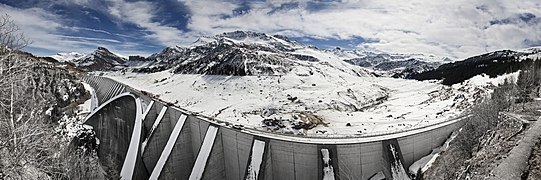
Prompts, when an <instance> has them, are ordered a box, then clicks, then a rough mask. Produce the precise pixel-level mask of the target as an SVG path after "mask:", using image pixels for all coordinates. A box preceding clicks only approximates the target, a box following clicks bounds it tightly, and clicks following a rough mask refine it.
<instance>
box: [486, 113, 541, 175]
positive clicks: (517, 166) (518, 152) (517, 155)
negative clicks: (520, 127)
mask: <svg viewBox="0 0 541 180" xmlns="http://www.w3.org/2000/svg"><path fill="white" fill-rule="evenodd" d="M531 124H532V127H531V128H530V129H529V130H528V131H527V132H526V133H525V134H524V137H523V138H522V139H521V140H520V142H519V144H518V145H517V146H516V147H515V148H513V149H512V150H511V152H509V156H507V158H505V160H503V162H502V163H500V165H498V166H497V167H496V168H494V169H493V170H492V173H491V174H492V176H490V177H488V179H495V180H496V179H497V180H500V179H505V180H506V179H509V180H511V179H513V180H515V179H521V176H522V173H523V172H524V171H526V170H528V159H529V157H530V154H531V152H532V147H533V146H534V145H535V143H536V142H537V140H538V139H539V137H540V136H541V120H538V121H536V122H534V123H531Z"/></svg>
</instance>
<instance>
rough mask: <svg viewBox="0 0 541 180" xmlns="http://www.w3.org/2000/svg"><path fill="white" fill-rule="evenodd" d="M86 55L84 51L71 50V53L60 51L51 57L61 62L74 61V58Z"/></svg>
mask: <svg viewBox="0 0 541 180" xmlns="http://www.w3.org/2000/svg"><path fill="white" fill-rule="evenodd" d="M84 56H86V54H84V53H79V52H69V53H58V54H55V55H52V56H50V57H52V58H54V59H56V60H57V61H59V62H72V61H73V60H76V59H80V58H82V57H84Z"/></svg>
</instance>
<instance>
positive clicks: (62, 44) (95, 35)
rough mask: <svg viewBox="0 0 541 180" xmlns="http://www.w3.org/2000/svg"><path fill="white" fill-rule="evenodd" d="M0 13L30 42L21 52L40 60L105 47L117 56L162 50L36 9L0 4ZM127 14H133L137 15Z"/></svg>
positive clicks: (137, 39) (158, 29) (153, 34)
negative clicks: (59, 53) (73, 23)
mask: <svg viewBox="0 0 541 180" xmlns="http://www.w3.org/2000/svg"><path fill="white" fill-rule="evenodd" d="M59 3H72V4H75V3H76V4H77V5H82V6H87V5H90V4H87V3H90V2H89V1H73V2H71V1H69V2H68V1H67V2H59ZM129 7H132V6H128V8H129ZM0 12H3V13H6V14H8V15H9V16H11V19H13V20H14V22H15V24H17V25H18V26H19V27H20V28H21V31H22V32H23V33H24V35H25V37H26V38H27V39H29V40H31V41H32V44H30V45H29V46H28V47H27V48H25V49H28V50H30V51H31V52H33V53H35V54H36V55H40V56H46V55H51V54H55V53H57V52H66V51H77V52H86V53H89V52H91V51H93V50H94V49H95V48H96V47H98V46H104V47H107V48H109V49H111V50H113V51H115V52H118V53H120V54H141V55H149V54H151V53H155V51H156V50H157V49H161V48H163V46H156V45H155V44H153V43H151V42H148V41H145V40H141V39H140V38H139V37H133V35H130V34H120V33H113V32H109V31H106V30H102V29H92V28H87V27H78V26H72V23H71V21H70V20H72V19H68V18H66V17H64V16H61V15H57V14H54V13H53V12H51V11H47V10H44V9H42V8H39V7H34V8H27V9H21V8H16V7H11V6H8V5H4V4H0ZM130 12H133V13H137V11H130ZM121 18H126V17H121ZM83 23H84V22H83ZM145 23H146V24H145ZM142 25H143V26H145V27H150V25H148V22H144V23H142ZM150 29H152V30H155V31H160V30H163V29H160V27H159V26H158V25H156V26H152V27H150ZM168 30H169V29H166V30H165V32H167V31H168ZM174 31H178V30H174ZM165 35H168V34H167V33H163V32H160V33H153V32H151V33H149V34H148V35H147V36H148V37H147V38H148V39H152V40H154V39H155V37H165ZM169 36H172V37H175V36H176V34H169ZM157 41H158V40H157ZM136 42H137V43H136ZM160 43H161V42H160Z"/></svg>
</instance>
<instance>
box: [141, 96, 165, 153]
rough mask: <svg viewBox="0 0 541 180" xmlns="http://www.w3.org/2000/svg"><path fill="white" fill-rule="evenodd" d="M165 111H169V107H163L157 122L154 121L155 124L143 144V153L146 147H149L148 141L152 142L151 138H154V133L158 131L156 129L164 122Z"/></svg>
mask: <svg viewBox="0 0 541 180" xmlns="http://www.w3.org/2000/svg"><path fill="white" fill-rule="evenodd" d="M165 111H167V106H163V107H162V110H161V111H160V114H158V117H157V118H156V120H155V121H154V124H152V128H151V129H150V133H148V134H149V135H148V137H147V138H146V139H145V141H143V143H142V144H141V149H142V152H144V151H145V149H146V146H147V143H148V140H150V138H151V137H152V134H153V133H154V131H155V130H156V128H158V125H160V122H161V121H162V119H163V116H164V115H165Z"/></svg>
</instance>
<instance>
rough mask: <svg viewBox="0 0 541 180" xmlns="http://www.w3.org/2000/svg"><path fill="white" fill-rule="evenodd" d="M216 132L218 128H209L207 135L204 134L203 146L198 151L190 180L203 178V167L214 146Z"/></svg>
mask: <svg viewBox="0 0 541 180" xmlns="http://www.w3.org/2000/svg"><path fill="white" fill-rule="evenodd" d="M217 132H218V127H216V126H212V125H211V126H209V128H208V129H207V133H206V134H205V139H203V144H202V145H201V148H200V149H199V153H198V155H197V159H196V161H195V164H194V166H193V169H192V173H191V174H190V178H189V179H190V180H199V179H201V178H202V177H203V172H204V171H205V166H206V163H207V160H208V158H209V156H210V152H211V151H212V146H213V145H214V140H216V134H217Z"/></svg>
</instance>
